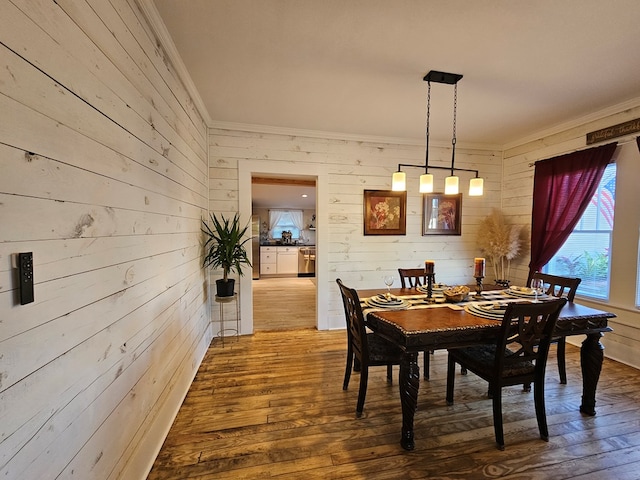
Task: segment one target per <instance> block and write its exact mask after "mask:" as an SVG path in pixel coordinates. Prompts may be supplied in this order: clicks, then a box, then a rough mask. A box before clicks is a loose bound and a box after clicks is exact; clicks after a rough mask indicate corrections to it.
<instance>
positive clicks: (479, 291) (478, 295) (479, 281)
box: [473, 277, 484, 300]
mask: <svg viewBox="0 0 640 480" xmlns="http://www.w3.org/2000/svg"><path fill="white" fill-rule="evenodd" d="M483 278H484V277H476V294H475V295H474V296H473V298H475V299H476V300H482V279H483Z"/></svg>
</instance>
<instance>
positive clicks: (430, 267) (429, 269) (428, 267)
mask: <svg viewBox="0 0 640 480" xmlns="http://www.w3.org/2000/svg"><path fill="white" fill-rule="evenodd" d="M424 273H426V274H427V275H432V274H433V273H435V264H434V263H433V260H427V261H425V262H424Z"/></svg>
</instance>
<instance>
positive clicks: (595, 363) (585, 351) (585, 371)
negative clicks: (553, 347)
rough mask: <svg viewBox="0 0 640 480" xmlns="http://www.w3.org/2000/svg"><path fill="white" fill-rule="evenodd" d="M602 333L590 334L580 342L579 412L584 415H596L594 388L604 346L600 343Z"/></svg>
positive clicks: (600, 367)
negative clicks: (580, 390) (580, 396)
mask: <svg viewBox="0 0 640 480" xmlns="http://www.w3.org/2000/svg"><path fill="white" fill-rule="evenodd" d="M601 337H602V333H600V332H598V333H591V334H589V335H587V338H586V339H585V340H584V342H582V348H581V349H580V365H581V367H582V405H580V411H581V412H582V413H584V414H586V415H591V416H593V415H595V414H596V387H597V386H598V379H599V378H600V371H601V370H602V360H603V358H604V346H603V345H602V343H600V338H601Z"/></svg>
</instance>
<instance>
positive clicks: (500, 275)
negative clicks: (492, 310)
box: [478, 208, 527, 280]
mask: <svg viewBox="0 0 640 480" xmlns="http://www.w3.org/2000/svg"><path fill="white" fill-rule="evenodd" d="M526 242H527V232H526V231H525V229H524V228H523V227H522V225H510V224H508V223H507V222H506V220H505V218H504V215H503V214H502V213H501V212H500V211H499V210H498V209H495V208H494V209H493V210H492V211H491V214H490V215H488V216H487V217H485V219H484V220H483V221H482V222H481V223H480V229H479V231H478V247H479V248H480V251H481V252H482V253H483V254H484V255H485V256H486V257H488V258H489V260H490V262H491V264H492V265H493V272H494V274H495V276H496V278H495V279H496V280H508V279H509V275H510V271H511V261H512V260H515V259H516V258H518V257H519V256H520V255H521V254H522V251H523V249H524V248H525V245H526Z"/></svg>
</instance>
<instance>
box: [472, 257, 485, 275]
mask: <svg viewBox="0 0 640 480" xmlns="http://www.w3.org/2000/svg"><path fill="white" fill-rule="evenodd" d="M473 266H474V273H473V276H474V277H484V258H474V259H473Z"/></svg>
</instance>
